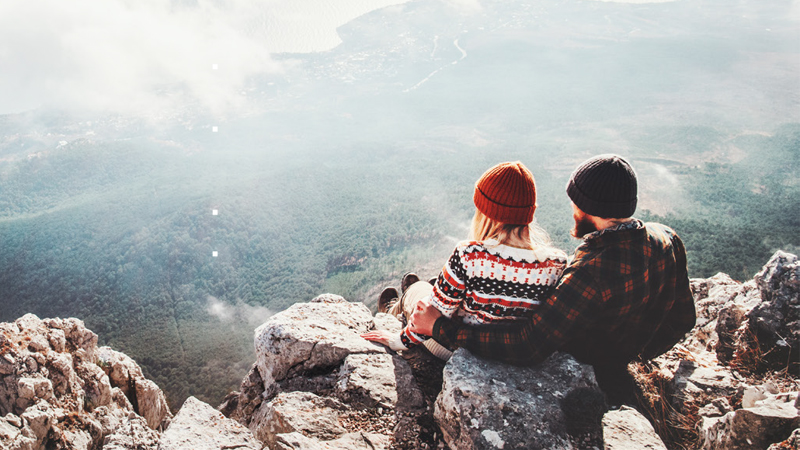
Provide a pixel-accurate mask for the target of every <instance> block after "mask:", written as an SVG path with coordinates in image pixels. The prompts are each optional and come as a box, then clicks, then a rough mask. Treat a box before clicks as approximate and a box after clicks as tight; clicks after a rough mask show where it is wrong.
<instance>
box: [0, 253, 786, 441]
mask: <svg viewBox="0 0 800 450" xmlns="http://www.w3.org/2000/svg"><path fill="white" fill-rule="evenodd" d="M692 288H693V291H694V295H695V304H696V306H697V310H698V321H697V325H696V326H695V328H694V329H693V330H692V332H691V333H689V334H688V335H687V337H686V339H684V341H682V342H681V343H679V344H678V345H676V346H675V347H674V348H673V349H672V350H670V351H669V352H667V353H666V354H664V355H662V356H660V357H659V358H656V359H655V360H653V361H650V362H648V363H644V364H631V366H630V367H629V369H630V370H631V372H632V373H633V374H634V376H635V378H636V379H637V382H638V384H639V386H640V388H641V390H642V392H641V402H642V408H640V409H641V412H640V411H638V410H636V409H632V408H627V407H623V408H620V409H616V410H613V411H608V410H607V406H606V404H605V400H604V397H603V394H602V393H601V392H600V391H599V390H598V388H597V384H596V382H595V379H594V373H593V371H592V369H591V367H589V366H586V365H583V364H580V363H579V362H577V361H575V360H574V359H573V358H572V357H571V356H569V355H567V354H561V353H557V354H555V355H553V356H552V357H551V358H549V359H548V360H547V361H545V362H544V363H543V364H540V365H538V366H536V367H531V368H517V367H511V366H506V365H503V364H498V363H494V362H490V361H486V360H482V359H479V358H476V357H474V356H472V355H471V354H470V353H469V352H467V351H464V350H459V351H457V352H456V353H455V355H454V356H453V358H452V359H451V360H450V361H449V362H448V363H447V364H446V365H445V364H444V363H442V362H439V361H438V360H436V359H435V358H432V357H430V356H429V355H427V354H425V352H424V350H422V349H416V350H412V351H409V352H405V353H404V354H403V355H398V354H395V353H394V352H392V351H390V350H388V349H386V348H385V347H383V346H380V345H377V344H374V343H370V342H367V341H365V340H363V339H361V338H360V337H359V334H361V333H363V332H365V331H368V330H371V329H375V328H384V329H389V330H399V327H400V323H399V322H398V321H397V320H396V319H394V318H393V317H390V316H387V315H385V314H377V315H375V316H373V315H372V314H371V312H370V311H369V309H368V308H367V307H366V306H364V305H363V304H360V303H350V302H347V301H346V300H345V299H343V298H342V297H339V296H335V295H331V294H325V295H322V296H319V297H317V298H315V299H314V300H312V301H311V302H309V303H300V304H296V305H293V306H292V307H290V308H289V309H287V310H286V311H283V312H281V313H279V314H276V315H275V316H273V317H272V318H270V319H269V320H268V321H267V322H266V323H264V324H263V325H262V326H260V327H259V328H258V329H257V330H256V333H255V349H256V363H255V364H254V365H253V367H252V368H251V370H250V373H249V374H248V375H247V376H246V377H245V379H244V380H243V381H242V384H241V387H240V389H239V391H237V392H233V393H231V394H230V395H228V397H227V398H226V399H225V402H224V403H223V404H222V405H220V407H219V408H218V409H215V408H213V407H211V406H210V405H207V404H205V403H203V402H201V401H199V400H197V399H194V398H191V397H190V398H189V399H188V400H187V401H186V402H185V403H184V405H183V406H182V407H181V409H180V411H179V412H178V413H177V414H176V416H175V417H172V415H171V414H170V413H169V409H168V408H167V404H166V401H165V399H164V395H163V393H162V392H161V391H160V390H159V389H158V387H157V386H156V385H155V384H154V383H153V382H152V381H150V380H147V379H146V378H144V376H143V375H142V371H141V369H140V368H139V366H138V365H137V364H136V363H135V362H134V361H133V360H131V359H130V358H128V357H127V356H125V355H124V354H122V353H119V352H116V351H114V350H112V349H110V348H107V347H100V348H98V347H97V336H96V335H95V334H94V333H92V332H91V331H89V330H87V329H86V328H85V327H84V325H83V323H82V322H81V321H79V320H76V319H45V320H40V319H39V318H37V317H36V316H33V315H26V316H24V317H22V318H20V319H18V320H17V321H15V322H13V323H3V324H0V445H1V446H2V448H3V449H9V450H40V449H51V448H58V449H81V450H97V449H113V450H117V449H131V450H133V449H137V450H157V449H161V450H171V449H198V450H204V449H215V450H218V449H223V448H224V449H233V448H236V449H266V448H268V449H272V450H278V449H280V450H288V449H315V450H334V449H347V450H358V449H371V450H375V449H434V448H436V449H445V448H450V449H453V450H455V449H513V448H524V449H582V448H587V449H590V448H598V449H599V448H605V449H615V450H619V449H666V448H671V449H672V448H675V449H680V448H686V449H689V448H691V449H694V448H697V449H704V450H706V449H707V450H716V449H767V448H769V450H779V449H798V447H800V412H798V408H800V400H798V390H800V370H799V369H798V356H800V264H799V263H798V260H797V256H795V255H791V254H788V253H783V252H778V253H776V254H775V255H774V256H773V257H772V258H771V259H770V261H769V262H768V263H767V265H765V266H764V268H763V269H762V271H761V272H759V273H758V274H757V275H756V276H755V278H754V279H753V280H751V281H748V282H746V283H738V282H736V281H733V280H732V279H730V277H728V276H727V275H724V274H718V275H716V276H714V277H711V278H708V279H695V280H692ZM642 412H643V413H644V414H642Z"/></svg>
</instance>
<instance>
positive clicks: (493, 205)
mask: <svg viewBox="0 0 800 450" xmlns="http://www.w3.org/2000/svg"><path fill="white" fill-rule="evenodd" d="M472 202H473V203H474V204H475V207H477V208H478V210H479V211H480V212H482V213H483V214H484V215H485V216H486V217H488V218H490V219H492V220H496V221H498V222H501V223H507V224H511V225H527V224H529V223H531V222H533V213H534V212H535V211H536V205H535V204H533V205H525V206H513V205H503V204H501V203H497V202H495V201H494V200H492V199H491V198H489V197H488V196H487V195H486V194H484V193H483V191H481V190H480V188H479V187H477V186H475V194H474V195H473V196H472Z"/></svg>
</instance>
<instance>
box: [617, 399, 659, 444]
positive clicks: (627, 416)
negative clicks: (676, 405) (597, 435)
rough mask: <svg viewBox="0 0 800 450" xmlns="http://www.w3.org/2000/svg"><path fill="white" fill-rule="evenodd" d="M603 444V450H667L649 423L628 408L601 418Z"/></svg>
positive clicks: (639, 414)
mask: <svg viewBox="0 0 800 450" xmlns="http://www.w3.org/2000/svg"><path fill="white" fill-rule="evenodd" d="M603 442H604V444H605V447H604V448H605V450H667V446H666V445H664V442H663V441H662V440H661V438H660V437H659V436H658V435H657V434H656V431H655V430H654V429H653V426H652V425H651V424H650V422H649V421H648V420H647V419H646V418H645V417H644V416H643V415H642V414H641V413H640V412H639V411H637V410H635V409H633V408H630V407H628V406H623V407H621V408H620V409H618V410H616V411H609V412H607V413H606V414H605V415H604V416H603Z"/></svg>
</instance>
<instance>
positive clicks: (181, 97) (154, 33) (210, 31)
mask: <svg viewBox="0 0 800 450" xmlns="http://www.w3.org/2000/svg"><path fill="white" fill-rule="evenodd" d="M338 3H339V2H337V1H328V0H324V1H319V0H266V1H257V0H228V1H225V2H221V1H216V0H196V1H193V0H172V1H169V0H135V1H134V0H70V1H62V0H36V1H30V0H3V1H2V2H0V92H3V97H2V98H0V114H5V113H13V112H19V111H23V110H27V109H33V108H37V107H45V108H63V109H68V110H78V109H89V110H110V111H115V112H123V113H132V112H133V113H140V114H145V115H153V114H169V113H172V112H176V111H175V110H176V109H180V108H183V107H185V105H194V106H195V107H200V108H203V109H204V110H208V111H209V112H211V113H225V112H226V111H230V110H236V109H239V108H242V107H243V106H245V105H246V104H247V96H246V95H244V93H243V92H242V91H243V89H244V88H245V87H246V86H247V82H248V80H251V79H252V77H254V76H256V75H261V74H270V73H278V72H281V71H282V70H283V69H284V67H283V66H282V65H281V64H279V63H278V62H276V61H275V60H274V59H273V58H271V56H270V55H271V54H272V53H275V52H287V51H292V52H294V51H316V50H323V49H327V48H330V47H332V46H334V45H336V44H337V43H338V36H337V35H336V27H337V26H339V25H341V24H342V23H345V22H347V21H349V20H351V19H352V18H354V17H357V16H358V15H360V14H363V13H364V12H367V11H369V10H370V9H375V8H378V7H381V6H386V5H388V4H395V3H402V1H400V0H373V1H371V2H368V1H366V0H352V1H351V2H349V3H348V4H347V6H337V5H338ZM215 65H216V66H215ZM214 67H216V70H214Z"/></svg>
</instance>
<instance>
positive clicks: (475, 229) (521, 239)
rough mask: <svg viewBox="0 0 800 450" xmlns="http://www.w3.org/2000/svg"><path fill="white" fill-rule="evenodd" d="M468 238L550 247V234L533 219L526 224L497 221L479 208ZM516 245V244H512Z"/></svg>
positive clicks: (529, 246)
mask: <svg viewBox="0 0 800 450" xmlns="http://www.w3.org/2000/svg"><path fill="white" fill-rule="evenodd" d="M469 238H470V239H471V240H474V241H481V242H483V241H485V240H487V239H495V240H496V241H497V242H498V244H506V245H512V244H515V243H519V244H523V245H524V247H523V248H529V249H534V248H537V247H550V246H551V243H550V236H548V235H547V232H546V231H544V229H543V228H542V227H540V226H539V225H538V224H536V222H535V221H533V222H531V223H529V224H527V225H514V224H509V223H502V222H498V221H496V220H494V219H491V218H489V217H487V216H486V215H485V214H483V213H482V212H481V211H480V210H479V209H476V210H475V216H474V217H473V218H472V230H471V231H470V236H469ZM512 246H515V247H516V246H518V245H512Z"/></svg>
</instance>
